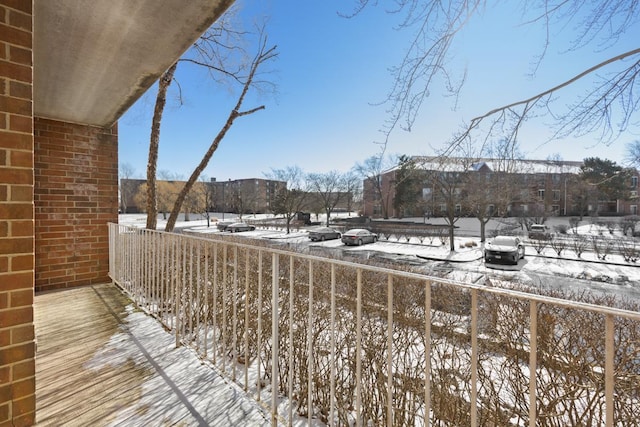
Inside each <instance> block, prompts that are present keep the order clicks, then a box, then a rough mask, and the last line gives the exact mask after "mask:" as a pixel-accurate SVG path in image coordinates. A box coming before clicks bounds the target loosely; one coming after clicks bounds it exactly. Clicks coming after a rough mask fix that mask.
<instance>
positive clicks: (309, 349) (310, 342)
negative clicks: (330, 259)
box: [289, 260, 313, 425]
mask: <svg viewBox="0 0 640 427" xmlns="http://www.w3.org/2000/svg"><path fill="white" fill-rule="evenodd" d="M307 314H308V318H307V325H308V328H307V407H308V411H307V412H308V413H307V422H308V423H309V425H311V420H312V418H313V262H312V261H311V260H309V307H308V309H307ZM289 347H291V343H290V344H289ZM289 351H291V349H289Z"/></svg>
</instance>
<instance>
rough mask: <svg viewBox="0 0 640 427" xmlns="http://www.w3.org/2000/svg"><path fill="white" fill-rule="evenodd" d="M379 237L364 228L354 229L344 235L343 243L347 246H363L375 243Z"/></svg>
mask: <svg viewBox="0 0 640 427" xmlns="http://www.w3.org/2000/svg"><path fill="white" fill-rule="evenodd" d="M377 241H378V235H377V234H375V233H372V232H371V231H369V230H366V229H364V228H352V229H351V230H349V231H347V232H345V233H343V234H342V243H344V244H345V245H358V246H360V245H363V244H365V243H375V242H377Z"/></svg>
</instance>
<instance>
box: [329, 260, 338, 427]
mask: <svg viewBox="0 0 640 427" xmlns="http://www.w3.org/2000/svg"><path fill="white" fill-rule="evenodd" d="M330 375H331V379H330V382H331V391H330V402H329V426H331V427H333V426H334V425H335V423H334V418H335V411H336V265H335V264H334V263H331V374H330Z"/></svg>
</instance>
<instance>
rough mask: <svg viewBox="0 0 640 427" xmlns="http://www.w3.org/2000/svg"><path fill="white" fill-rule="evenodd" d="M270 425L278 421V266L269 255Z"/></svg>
mask: <svg viewBox="0 0 640 427" xmlns="http://www.w3.org/2000/svg"><path fill="white" fill-rule="evenodd" d="M271 271H272V274H271V307H272V308H271V425H273V426H276V425H278V424H277V421H278V350H279V349H278V318H279V316H280V310H279V307H278V291H279V286H280V280H279V276H280V266H279V259H278V254H276V253H274V254H272V255H271Z"/></svg>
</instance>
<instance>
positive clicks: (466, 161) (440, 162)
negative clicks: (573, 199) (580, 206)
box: [389, 156, 583, 174]
mask: <svg viewBox="0 0 640 427" xmlns="http://www.w3.org/2000/svg"><path fill="white" fill-rule="evenodd" d="M411 160H412V161H414V162H415V163H416V164H417V165H418V166H419V167H420V168H421V169H424V170H440V171H445V172H466V171H476V172H477V171H480V170H481V169H483V168H484V167H486V168H488V169H489V170H490V171H508V172H511V173H521V174H536V173H544V174H578V173H580V167H581V166H582V164H583V163H582V162H581V161H579V162H576V161H560V160H505V159H490V158H480V159H470V158H464V157H426V156H414V157H412V158H411ZM396 169H398V167H397V166H396V167H394V168H391V169H389V171H392V170H396Z"/></svg>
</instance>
